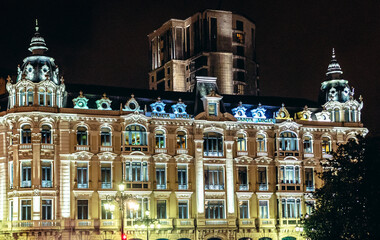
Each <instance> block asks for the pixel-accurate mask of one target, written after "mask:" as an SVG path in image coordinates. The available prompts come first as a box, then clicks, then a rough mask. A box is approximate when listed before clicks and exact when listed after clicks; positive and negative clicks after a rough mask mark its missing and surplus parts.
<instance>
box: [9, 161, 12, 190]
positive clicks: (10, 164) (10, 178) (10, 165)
mask: <svg viewBox="0 0 380 240" xmlns="http://www.w3.org/2000/svg"><path fill="white" fill-rule="evenodd" d="M8 176H9V188H10V189H13V162H9V175H8Z"/></svg>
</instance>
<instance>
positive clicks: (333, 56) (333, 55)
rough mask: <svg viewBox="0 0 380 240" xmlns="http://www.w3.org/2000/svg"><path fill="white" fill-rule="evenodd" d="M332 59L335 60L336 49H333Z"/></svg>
mask: <svg viewBox="0 0 380 240" xmlns="http://www.w3.org/2000/svg"><path fill="white" fill-rule="evenodd" d="M332 58H335V48H333V49H332Z"/></svg>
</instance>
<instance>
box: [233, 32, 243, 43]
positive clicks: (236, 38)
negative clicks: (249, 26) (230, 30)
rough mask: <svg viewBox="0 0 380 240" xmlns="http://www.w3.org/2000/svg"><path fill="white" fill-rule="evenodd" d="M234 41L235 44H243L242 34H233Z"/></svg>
mask: <svg viewBox="0 0 380 240" xmlns="http://www.w3.org/2000/svg"><path fill="white" fill-rule="evenodd" d="M234 41H235V42H237V43H242V44H244V34H243V33H235V34H234Z"/></svg>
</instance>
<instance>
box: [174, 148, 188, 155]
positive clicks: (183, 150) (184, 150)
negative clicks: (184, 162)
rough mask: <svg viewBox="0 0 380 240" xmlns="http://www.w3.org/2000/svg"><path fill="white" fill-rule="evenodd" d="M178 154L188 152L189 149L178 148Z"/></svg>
mask: <svg viewBox="0 0 380 240" xmlns="http://www.w3.org/2000/svg"><path fill="white" fill-rule="evenodd" d="M176 152H177V154H187V153H188V150H187V149H180V148H179V149H177V150H176Z"/></svg>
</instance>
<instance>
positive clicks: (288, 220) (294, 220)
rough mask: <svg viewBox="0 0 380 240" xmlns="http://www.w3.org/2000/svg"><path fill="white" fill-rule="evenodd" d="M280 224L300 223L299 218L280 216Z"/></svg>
mask: <svg viewBox="0 0 380 240" xmlns="http://www.w3.org/2000/svg"><path fill="white" fill-rule="evenodd" d="M280 224H281V225H297V224H301V219H299V218H282V219H280Z"/></svg>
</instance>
